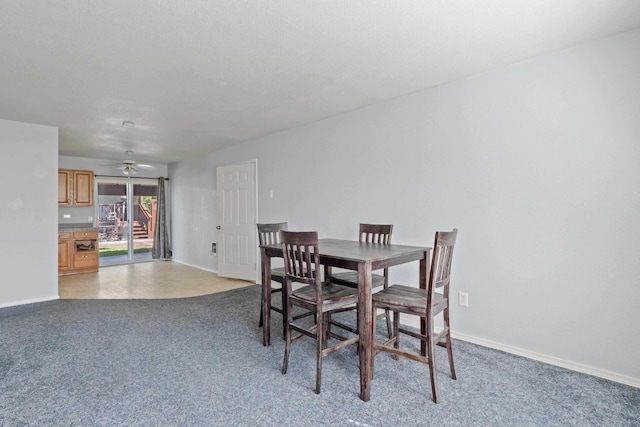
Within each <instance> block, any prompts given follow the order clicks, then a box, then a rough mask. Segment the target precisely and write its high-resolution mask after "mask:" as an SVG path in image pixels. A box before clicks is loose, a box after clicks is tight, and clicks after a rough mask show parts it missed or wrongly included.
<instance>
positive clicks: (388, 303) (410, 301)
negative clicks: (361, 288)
mask: <svg viewBox="0 0 640 427" xmlns="http://www.w3.org/2000/svg"><path fill="white" fill-rule="evenodd" d="M372 301H373V303H374V304H375V305H376V306H377V307H379V308H385V307H389V308H393V309H395V310H400V311H404V312H406V313H415V314H416V315H422V316H426V313H427V309H426V307H427V290H426V289H420V288H414V287H412V286H405V285H393V286H389V288H388V289H384V290H382V291H380V292H376V293H375V294H373V295H372ZM432 304H433V310H434V313H437V312H439V311H440V310H442V309H444V308H445V307H446V300H445V299H444V297H443V296H442V294H440V293H436V292H434V295H433V298H432Z"/></svg>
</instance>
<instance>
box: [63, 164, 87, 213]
mask: <svg viewBox="0 0 640 427" xmlns="http://www.w3.org/2000/svg"><path fill="white" fill-rule="evenodd" d="M58 206H93V171H85V170H73V169H58Z"/></svg>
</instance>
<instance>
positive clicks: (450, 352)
mask: <svg viewBox="0 0 640 427" xmlns="http://www.w3.org/2000/svg"><path fill="white" fill-rule="evenodd" d="M444 327H445V328H447V336H446V339H447V355H448V356H449V368H450V369H451V378H453V379H454V380H455V379H456V368H455V367H454V365H453V349H452V347H451V328H450V327H449V308H445V309H444Z"/></svg>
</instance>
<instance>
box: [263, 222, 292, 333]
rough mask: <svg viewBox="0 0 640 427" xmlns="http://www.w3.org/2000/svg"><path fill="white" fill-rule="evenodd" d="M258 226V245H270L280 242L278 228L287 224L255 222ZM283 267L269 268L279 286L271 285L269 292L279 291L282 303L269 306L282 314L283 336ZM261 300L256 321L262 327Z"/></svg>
mask: <svg viewBox="0 0 640 427" xmlns="http://www.w3.org/2000/svg"><path fill="white" fill-rule="evenodd" d="M257 226H258V242H259V244H260V245H271V244H276V243H280V230H287V229H288V228H289V224H288V223H286V222H278V223H273V224H257ZM284 274H285V273H284V267H276V268H272V269H271V280H272V281H274V282H278V283H280V287H279V288H274V287H271V294H275V293H280V295H281V300H282V305H281V306H280V307H282V308H280V307H277V306H275V305H273V304H272V305H271V306H270V307H269V308H270V309H271V310H272V311H275V312H276V313H280V314H282V337H283V338H284V334H285V329H286V327H287V315H286V313H285V312H284V310H286V309H287V306H286V303H285V300H284V292H283V287H284ZM262 302H263V301H262V300H261V301H260V320H259V322H258V327H260V328H261V327H262Z"/></svg>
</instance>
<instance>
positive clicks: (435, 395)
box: [427, 324, 440, 403]
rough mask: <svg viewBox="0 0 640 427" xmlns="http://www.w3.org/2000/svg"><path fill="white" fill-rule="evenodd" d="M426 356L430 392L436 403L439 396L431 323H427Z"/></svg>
mask: <svg viewBox="0 0 640 427" xmlns="http://www.w3.org/2000/svg"><path fill="white" fill-rule="evenodd" d="M427 340H428V342H427V357H428V358H429V375H430V377H431V393H432V395H433V401H434V402H435V403H438V402H439V401H440V396H439V395H438V379H437V377H436V360H435V351H434V342H433V325H432V324H430V325H429V331H428V332H427Z"/></svg>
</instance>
